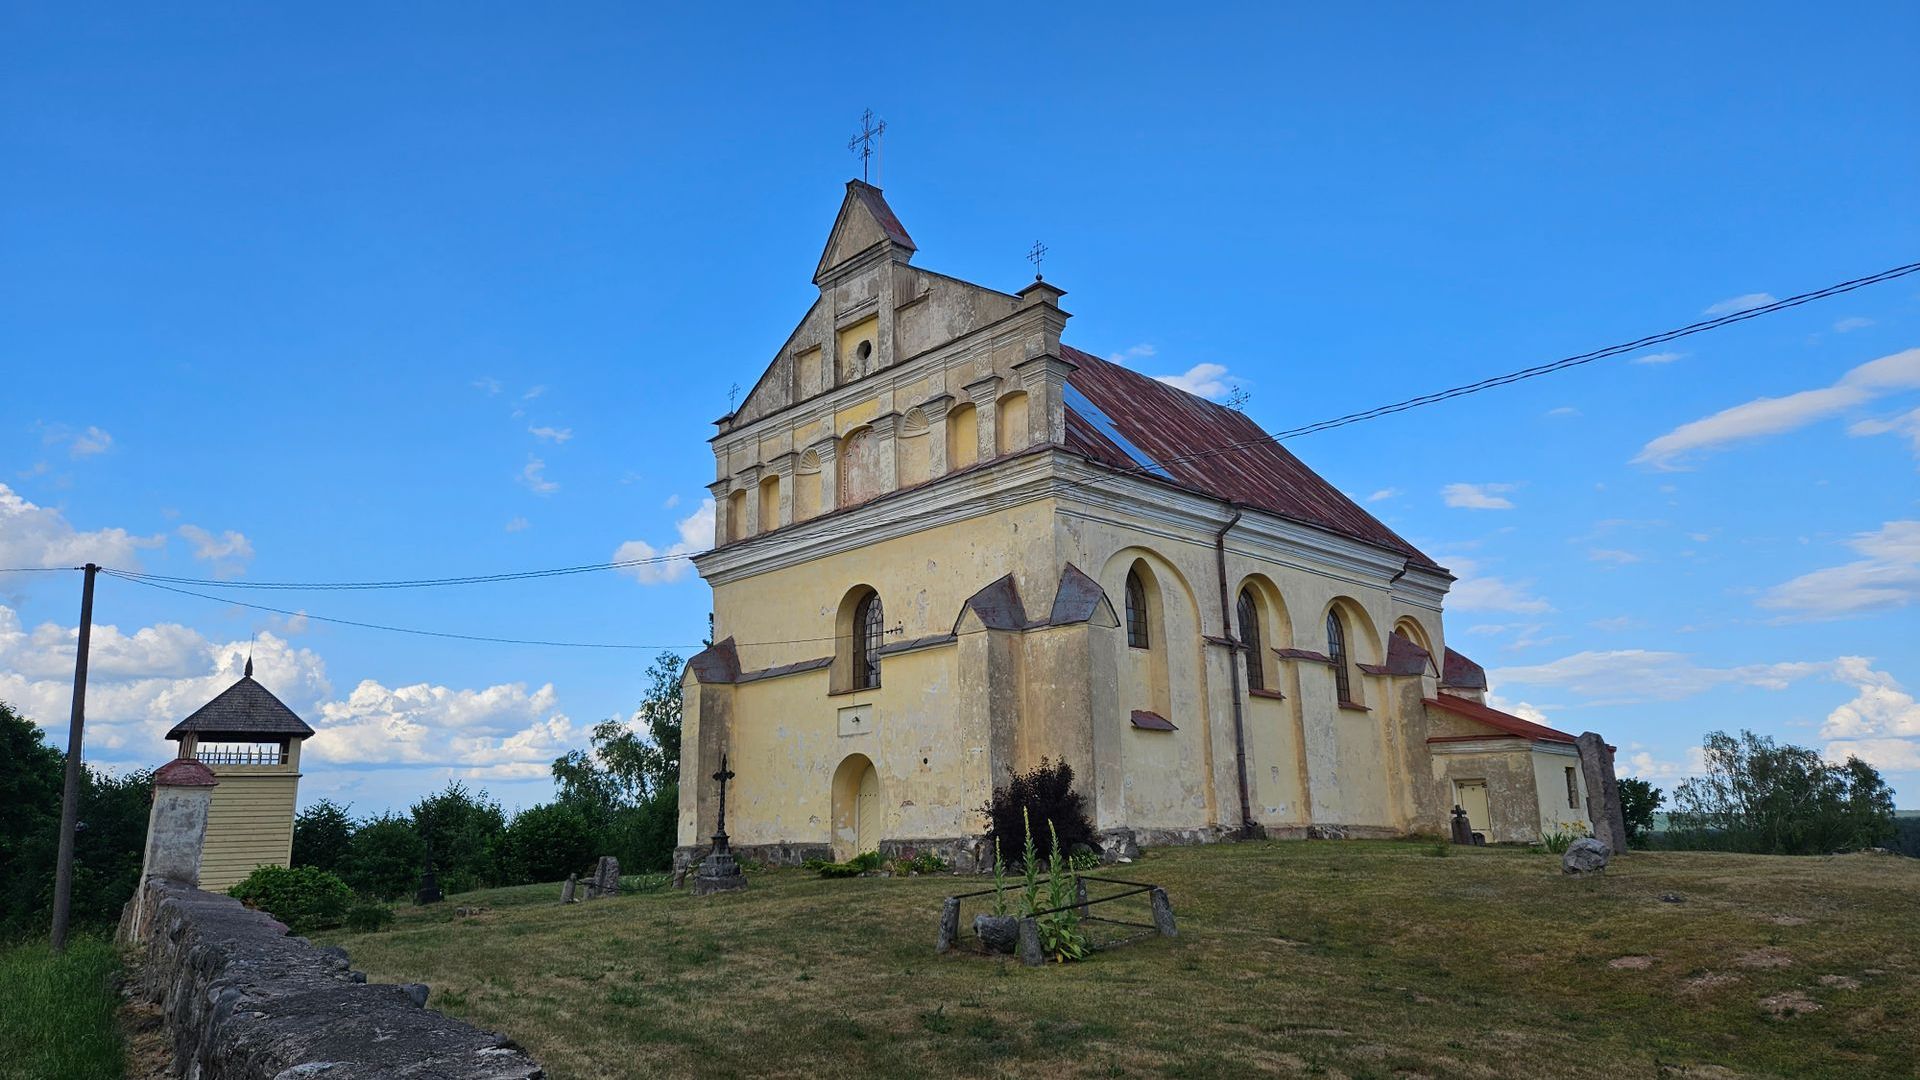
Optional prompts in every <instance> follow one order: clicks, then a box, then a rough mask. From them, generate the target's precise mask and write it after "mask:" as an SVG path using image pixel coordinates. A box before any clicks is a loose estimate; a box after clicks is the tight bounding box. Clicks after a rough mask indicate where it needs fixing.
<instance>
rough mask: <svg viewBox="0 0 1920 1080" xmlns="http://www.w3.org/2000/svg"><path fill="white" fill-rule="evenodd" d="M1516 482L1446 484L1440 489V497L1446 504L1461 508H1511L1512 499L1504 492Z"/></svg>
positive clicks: (1511, 488)
mask: <svg viewBox="0 0 1920 1080" xmlns="http://www.w3.org/2000/svg"><path fill="white" fill-rule="evenodd" d="M1517 487H1519V485H1518V484H1448V485H1447V486H1446V487H1443V488H1441V489H1440V498H1441V499H1443V500H1444V501H1445V502H1446V504H1447V505H1448V506H1451V507H1455V508H1457V509H1461V510H1511V509H1513V500H1512V499H1509V498H1507V497H1506V493H1507V492H1509V491H1513V490H1514V489H1515V488H1517Z"/></svg>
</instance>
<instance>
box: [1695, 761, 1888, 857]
mask: <svg viewBox="0 0 1920 1080" xmlns="http://www.w3.org/2000/svg"><path fill="white" fill-rule="evenodd" d="M1704 746H1705V750H1706V770H1705V772H1703V773H1702V774H1701V775H1700V776H1698V777H1695V778H1693V779H1690V780H1687V781H1685V782H1683V783H1682V784H1681V785H1680V786H1679V787H1678V788H1676V789H1675V790H1674V793H1673V804H1674V809H1673V813H1672V814H1671V815H1670V818H1669V824H1670V825H1671V827H1672V834H1673V836H1672V839H1673V842H1674V844H1675V846H1677V847H1703V848H1714V849H1721V850H1728V851H1746V852H1754V853H1757V854H1771V855H1812V854H1821V853H1825V852H1829V851H1835V850H1845V849H1850V848H1861V847H1869V846H1872V845H1875V844H1879V843H1882V842H1884V841H1885V840H1886V839H1887V838H1889V837H1890V836H1892V835H1893V795H1892V792H1891V791H1890V790H1888V788H1887V785H1886V782H1885V781H1883V780H1882V779H1881V778H1880V774H1879V772H1878V771H1876V770H1875V769H1874V768H1873V766H1871V765H1869V764H1867V763H1866V762H1864V761H1861V760H1860V759H1859V758H1857V757H1849V758H1848V759H1847V760H1846V762H1845V763H1843V764H1840V765H1833V764H1830V763H1828V762H1827V761H1825V760H1823V759H1822V758H1821V757H1820V755H1819V753H1818V752H1816V751H1813V750H1809V749H1807V748H1806V747H1802V746H1792V745H1782V744H1779V743H1776V742H1774V740H1773V739H1771V738H1768V737H1766V736H1761V735H1755V734H1754V733H1753V732H1751V731H1742V732H1741V733H1740V737H1739V738H1735V737H1733V736H1731V735H1728V734H1727V733H1725V732H1722V731H1715V732H1711V733H1709V734H1708V735H1707V737H1706V739H1705V742H1704Z"/></svg>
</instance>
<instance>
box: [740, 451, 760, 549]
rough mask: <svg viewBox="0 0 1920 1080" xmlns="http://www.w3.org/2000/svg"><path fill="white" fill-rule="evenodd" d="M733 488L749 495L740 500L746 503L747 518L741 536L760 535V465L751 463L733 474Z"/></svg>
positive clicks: (742, 537)
mask: <svg viewBox="0 0 1920 1080" xmlns="http://www.w3.org/2000/svg"><path fill="white" fill-rule="evenodd" d="M733 489H734V490H735V491H744V492H746V493H747V497H746V498H744V499H742V500H740V501H741V502H742V503H744V504H746V513H747V520H746V522H745V523H744V524H743V525H742V526H741V529H740V538H741V539H742V540H744V539H746V538H747V537H749V536H758V535H760V531H761V530H760V466H758V465H749V466H747V467H746V468H744V469H741V470H740V471H739V472H737V473H734V474H733Z"/></svg>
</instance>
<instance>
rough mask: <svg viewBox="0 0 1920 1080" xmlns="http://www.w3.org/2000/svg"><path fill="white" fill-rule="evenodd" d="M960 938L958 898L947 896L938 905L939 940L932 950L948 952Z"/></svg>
mask: <svg viewBox="0 0 1920 1080" xmlns="http://www.w3.org/2000/svg"><path fill="white" fill-rule="evenodd" d="M959 939H960V898H959V897H957V896H949V897H947V899H946V902H945V903H943V904H941V905H940V940H939V942H938V943H937V944H935V945H934V947H933V951H934V952H942V953H943V952H950V951H952V949H953V947H954V946H955V945H957V944H959Z"/></svg>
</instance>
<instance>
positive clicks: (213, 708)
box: [167, 658, 313, 739]
mask: <svg viewBox="0 0 1920 1080" xmlns="http://www.w3.org/2000/svg"><path fill="white" fill-rule="evenodd" d="M188 732H192V733H194V734H204V735H291V736H295V737H297V738H302V739H304V738H307V737H308V736H310V735H312V734H313V729H312V728H310V727H308V726H307V722H306V721H305V720H302V719H300V717H299V715H298V714H297V713H295V712H294V711H293V710H292V709H289V708H287V706H286V703H285V702H283V701H281V700H280V699H279V698H277V697H274V696H273V691H271V690H268V689H267V688H266V687H264V686H261V685H260V684H259V683H257V682H254V681H253V660H252V659H251V658H249V659H248V660H247V669H246V674H244V675H242V676H240V681H239V682H236V683H234V684H233V685H232V686H229V687H227V688H226V689H225V690H222V691H221V692H220V694H219V696H217V697H215V698H214V699H213V700H212V701H209V702H207V703H206V704H205V705H202V706H200V707H199V708H198V709H195V710H194V711H193V715H191V716H189V717H187V718H186V719H185V720H182V721H180V722H179V723H177V724H175V725H173V730H172V731H169V732H167V738H169V739H178V738H180V737H181V736H182V735H185V734H187V733H188Z"/></svg>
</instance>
